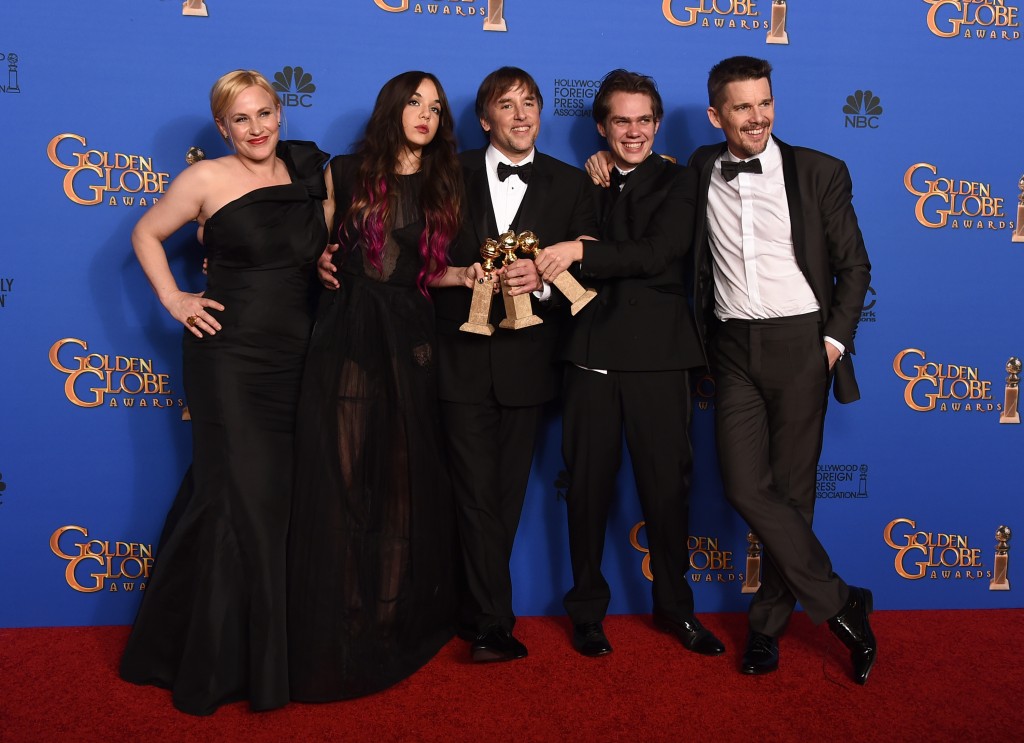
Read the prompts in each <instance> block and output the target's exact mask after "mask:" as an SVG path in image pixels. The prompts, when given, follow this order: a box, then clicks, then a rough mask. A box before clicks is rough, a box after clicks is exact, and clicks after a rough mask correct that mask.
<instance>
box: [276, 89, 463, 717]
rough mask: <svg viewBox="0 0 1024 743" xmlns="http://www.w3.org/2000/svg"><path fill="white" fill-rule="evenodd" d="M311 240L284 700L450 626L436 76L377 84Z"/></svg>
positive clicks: (420, 651) (418, 660)
mask: <svg viewBox="0 0 1024 743" xmlns="http://www.w3.org/2000/svg"><path fill="white" fill-rule="evenodd" d="M326 180H327V190H328V200H327V202H326V204H327V206H326V212H327V221H328V224H329V225H331V230H332V231H331V234H332V239H336V240H337V242H338V243H339V245H340V248H339V249H338V250H337V252H336V253H334V255H333V258H332V257H331V256H330V254H329V253H327V252H325V255H324V257H323V258H322V259H321V268H322V270H321V275H322V276H323V277H324V283H325V284H326V285H327V286H328V289H333V291H326V292H324V295H323V297H322V300H321V303H320V309H319V312H318V316H317V322H316V327H315V329H314V331H313V337H312V339H311V341H310V346H309V355H308V356H307V359H306V372H305V377H304V379H303V384H302V395H301V399H300V402H299V418H298V425H297V432H296V452H297V453H296V458H297V461H296V483H295V495H294V499H293V505H292V518H291V525H290V536H289V551H288V625H289V626H288V635H289V639H288V642H289V670H290V683H291V694H292V699H294V700H298V701H305V702H323V701H330V700H335V699H345V698H350V697H356V696H362V695H365V694H370V693H373V692H375V691H379V690H380V689H383V688H386V687H388V686H390V685H392V684H394V683H396V682H397V681H400V680H401V679H403V678H405V677H406V676H408V675H410V674H411V673H413V672H414V671H416V670H417V669H418V668H419V667H420V666H422V665H423V664H424V663H426V662H427V661H428V660H429V659H430V658H431V657H433V655H434V654H435V653H436V652H437V651H438V650H439V649H440V648H441V647H442V646H443V645H444V644H445V643H446V642H447V641H448V640H449V639H450V638H451V636H452V625H453V616H454V615H453V612H454V609H455V608H456V606H457V602H456V595H455V588H454V581H453V576H455V575H456V562H455V559H456V555H457V551H456V550H457V542H456V537H455V531H454V507H453V505H452V501H451V495H450V492H449V486H448V481H447V475H446V472H445V469H444V468H445V456H444V452H443V451H442V450H441V449H440V445H439V442H440V440H441V437H440V435H439V432H438V425H439V423H438V403H437V390H436V369H435V363H436V356H435V350H434V349H435V335H434V311H433V306H432V303H431V300H430V288H431V287H435V286H456V285H458V286H466V287H472V286H473V284H474V282H475V280H476V278H477V277H478V276H481V275H482V274H483V271H482V269H481V268H480V267H479V264H475V265H473V266H467V267H463V268H454V267H451V266H449V265H448V261H447V255H448V247H449V244H450V243H451V242H452V241H453V240H455V239H456V236H457V234H458V231H459V226H460V222H461V218H462V214H461V204H462V193H461V189H462V185H461V184H462V176H461V172H460V169H459V163H458V159H457V158H456V150H455V137H454V134H453V125H452V115H451V111H450V110H449V108H448V101H447V98H446V97H445V94H444V90H443V89H442V88H441V84H440V82H439V81H438V80H437V78H436V77H434V76H433V75H431V74H429V73H425V72H406V73H403V74H401V75H398V76H397V77H395V78H393V79H392V80H389V81H388V82H387V83H386V84H385V85H384V87H383V89H381V91H380V94H379V95H378V96H377V102H376V105H375V106H374V110H373V113H372V114H371V116H370V120H369V122H368V124H367V126H366V132H365V135H364V137H363V140H362V142H360V144H359V145H358V147H357V149H356V152H355V154H353V155H344V156H341V157H336V158H334V159H333V160H332V161H331V163H330V165H329V167H328V169H327V174H326Z"/></svg>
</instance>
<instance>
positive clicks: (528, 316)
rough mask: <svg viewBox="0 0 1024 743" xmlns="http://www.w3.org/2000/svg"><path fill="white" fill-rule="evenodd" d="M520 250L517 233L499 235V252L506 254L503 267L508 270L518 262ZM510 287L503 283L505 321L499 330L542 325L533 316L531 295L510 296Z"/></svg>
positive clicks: (540, 321) (502, 294)
mask: <svg viewBox="0 0 1024 743" xmlns="http://www.w3.org/2000/svg"><path fill="white" fill-rule="evenodd" d="M518 248H519V238H517V237H516V233H514V232H512V231H511V230H509V231H508V232H503V233H502V234H500V235H498V250H500V251H501V252H502V253H504V254H505V261H504V263H502V265H503V266H504V267H505V268H508V267H509V266H511V265H512V264H513V263H515V262H516V261H517V260H519V256H517V255H516V250H517V249H518ZM508 292H509V286H508V284H506V283H505V282H504V281H502V282H501V296H502V297H503V298H504V299H505V319H504V320H502V321H501V322H500V323H498V327H499V328H511V329H512V330H520V329H521V328H528V327H530V326H531V325H540V324H541V323H542V322H544V321H543V320H541V319H540V318H539V317H537V316H536V315H535V314H533V304H532V303H531V302H530V295H529V294H516V295H514V296H513V295H512V294H509V293H508Z"/></svg>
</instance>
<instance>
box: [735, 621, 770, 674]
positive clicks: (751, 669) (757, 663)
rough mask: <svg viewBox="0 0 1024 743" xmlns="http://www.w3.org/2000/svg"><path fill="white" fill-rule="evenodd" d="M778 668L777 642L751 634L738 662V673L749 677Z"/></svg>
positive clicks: (760, 635)
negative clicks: (741, 658)
mask: <svg viewBox="0 0 1024 743" xmlns="http://www.w3.org/2000/svg"><path fill="white" fill-rule="evenodd" d="M778 667H779V640H778V638H776V637H769V636H768V635H762V634H761V633H760V632H751V633H750V637H748V638H747V649H746V650H745V651H744V652H743V660H741V661H740V673H746V674H749V675H751V676H760V675H761V674H765V673H771V672H772V671H774V670H775V669H777V668H778Z"/></svg>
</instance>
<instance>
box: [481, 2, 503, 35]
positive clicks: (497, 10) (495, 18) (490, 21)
mask: <svg viewBox="0 0 1024 743" xmlns="http://www.w3.org/2000/svg"><path fill="white" fill-rule="evenodd" d="M504 10H505V0H487V18H486V19H484V31H508V26H506V25H505V17H504V16H503V15H502V13H503V12H504Z"/></svg>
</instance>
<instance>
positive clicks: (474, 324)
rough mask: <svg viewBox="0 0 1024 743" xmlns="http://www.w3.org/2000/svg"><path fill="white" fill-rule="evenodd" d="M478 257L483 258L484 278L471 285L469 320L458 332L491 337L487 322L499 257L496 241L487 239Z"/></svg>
mask: <svg viewBox="0 0 1024 743" xmlns="http://www.w3.org/2000/svg"><path fill="white" fill-rule="evenodd" d="M480 257H481V258H483V259H484V260H483V267H484V277H483V278H482V279H477V282H476V283H475V284H474V285H473V302H472V304H470V305H469V320H467V321H466V322H464V323H462V325H461V326H459V330H461V331H463V332H465V333H476V334H477V335H493V334H494V326H493V325H491V324H490V323H489V322H487V319H488V318H489V317H490V316H491V298H492V297H493V296H494V290H493V288H492V287H493V286H494V283H493V282H494V276H492V275H491V272H492V271H494V268H495V266H494V261H495V260H497V259H498V258H500V257H501V251H500V250H498V241H497V240H495V239H494V238H493V237H489V238H487V240H486V241H485V242H484V244H483V245H481V246H480Z"/></svg>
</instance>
